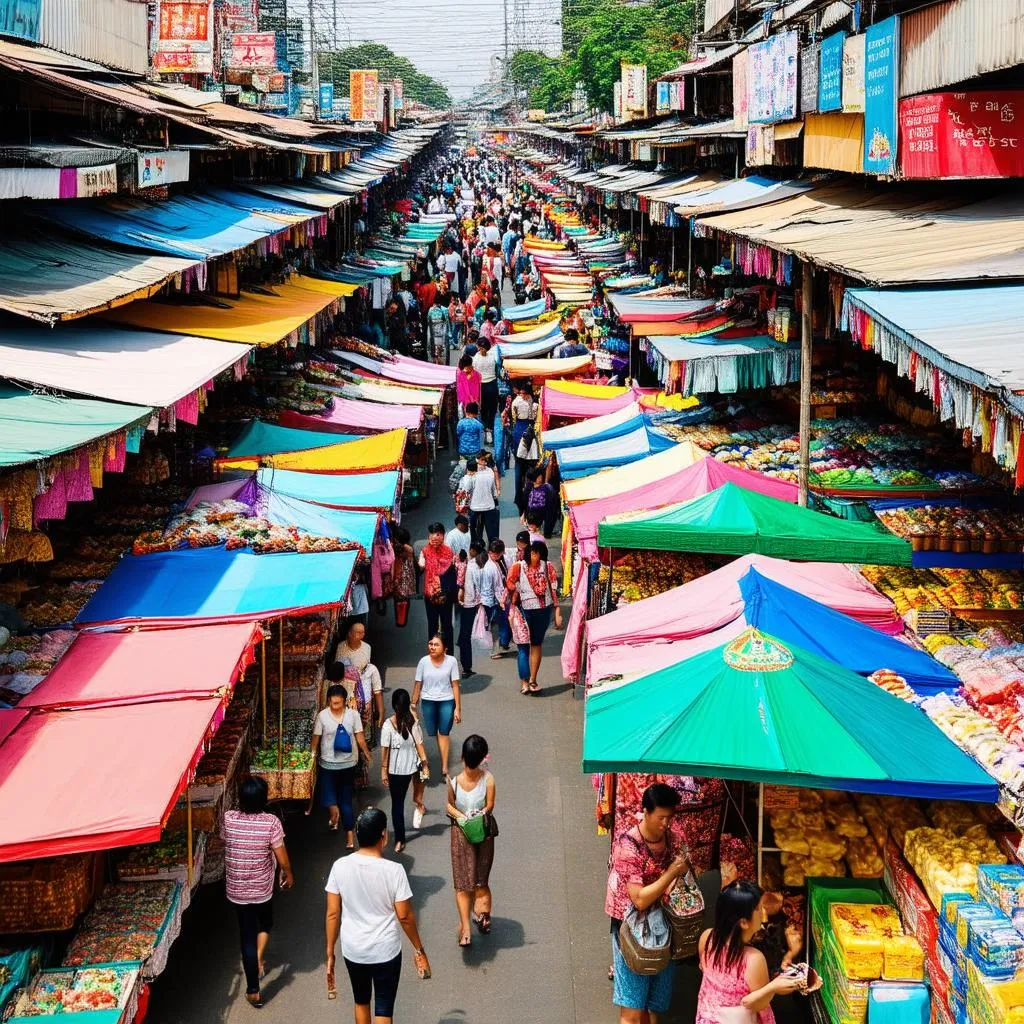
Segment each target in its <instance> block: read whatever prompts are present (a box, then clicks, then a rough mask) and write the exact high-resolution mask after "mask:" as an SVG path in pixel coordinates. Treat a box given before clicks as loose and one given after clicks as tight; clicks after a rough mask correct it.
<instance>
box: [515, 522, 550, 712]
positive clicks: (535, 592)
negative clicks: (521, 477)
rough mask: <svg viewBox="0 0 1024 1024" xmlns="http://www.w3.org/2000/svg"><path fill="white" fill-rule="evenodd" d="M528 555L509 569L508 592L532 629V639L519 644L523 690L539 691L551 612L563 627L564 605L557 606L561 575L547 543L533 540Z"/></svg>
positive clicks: (520, 690)
mask: <svg viewBox="0 0 1024 1024" xmlns="http://www.w3.org/2000/svg"><path fill="white" fill-rule="evenodd" d="M525 556H526V557H525V559H524V560H522V561H518V562H516V563H515V564H514V565H513V566H512V567H511V568H510V569H509V571H508V582H507V587H508V593H509V597H510V598H511V599H512V603H513V604H516V605H518V606H519V608H520V610H521V611H522V614H523V616H524V617H525V619H526V625H527V627H528V629H529V631H530V639H529V643H521V644H518V645H517V646H518V648H519V656H518V667H519V683H520V689H519V692H520V693H524V694H525V693H540V685H539V684H538V682H537V674H538V673H539V672H540V663H541V656H542V652H541V644H543V643H544V636H545V634H546V633H547V631H548V627H549V626H550V625H551V612H552V609H554V613H555V629H561V628H562V609H561V608H559V607H558V597H557V594H558V578H557V576H556V575H555V567H554V566H553V565H552V564H551V563H550V562H549V561H548V546H547V545H546V544H545V543H544V542H543V541H539V540H535V541H533V543H532V544H530V546H529V548H528V549H527V550H526V552H525Z"/></svg>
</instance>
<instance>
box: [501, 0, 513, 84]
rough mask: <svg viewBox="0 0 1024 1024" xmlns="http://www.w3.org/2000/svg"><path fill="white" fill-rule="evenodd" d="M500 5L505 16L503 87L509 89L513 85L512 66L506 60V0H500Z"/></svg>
mask: <svg viewBox="0 0 1024 1024" xmlns="http://www.w3.org/2000/svg"><path fill="white" fill-rule="evenodd" d="M501 7H502V13H503V15H504V18H505V75H504V78H505V89H506V90H510V89H511V88H514V85H513V82H512V68H511V67H510V66H509V62H508V0H502V4H501Z"/></svg>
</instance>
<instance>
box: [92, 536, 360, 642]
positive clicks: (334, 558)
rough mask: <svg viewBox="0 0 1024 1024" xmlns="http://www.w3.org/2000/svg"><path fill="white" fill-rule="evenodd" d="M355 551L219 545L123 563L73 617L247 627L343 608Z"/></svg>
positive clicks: (354, 559)
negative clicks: (271, 551)
mask: <svg viewBox="0 0 1024 1024" xmlns="http://www.w3.org/2000/svg"><path fill="white" fill-rule="evenodd" d="M355 563H356V553H355V552H354V551H326V552H323V553H318V554H312V553H310V554H296V553H294V552H288V553H282V554H276V555H256V554H253V553H252V552H251V551H248V550H246V549H236V550H234V551H228V550H226V549H225V548H222V547H216V548H195V549H192V550H184V551H169V552H166V553H161V554H155V555H138V556H132V557H131V558H122V559H121V561H120V562H118V563H117V565H116V567H115V568H114V571H113V572H112V573H111V574H110V575H109V576H108V577H107V579H106V580H105V581H104V582H103V586H101V587H100V589H99V590H97V591H96V593H95V594H94V595H93V596H92V598H91V599H90V601H89V603H88V604H87V605H86V606H85V607H84V608H83V609H82V611H81V612H80V613H79V615H78V619H77V621H78V623H79V625H89V624H98V623H106V622H124V623H125V624H131V623H133V622H138V621H139V620H143V619H145V620H149V621H151V622H152V623H153V624H157V623H164V624H180V623H182V622H251V621H253V620H255V619H263V618H273V617H276V616H280V615H297V614H301V613H304V612H311V611H316V610H317V609H320V608H331V607H334V606H336V605H338V604H340V603H341V602H342V601H343V600H344V598H345V594H346V592H347V591H348V584H349V579H350V577H351V575H352V570H353V568H354V567H355Z"/></svg>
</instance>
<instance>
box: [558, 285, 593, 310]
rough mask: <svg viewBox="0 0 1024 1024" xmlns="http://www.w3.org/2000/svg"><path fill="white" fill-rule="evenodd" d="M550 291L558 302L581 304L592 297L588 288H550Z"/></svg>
mask: <svg viewBox="0 0 1024 1024" xmlns="http://www.w3.org/2000/svg"><path fill="white" fill-rule="evenodd" d="M551 292H552V294H553V295H554V296H555V298H556V299H557V300H558V301H559V302H565V303H567V304H569V305H576V306H583V305H585V304H586V303H588V302H589V301H590V300H591V299H592V298H593V297H594V296H593V293H592V292H590V290H589V289H588V290H587V291H585V292H583V291H577V290H576V289H574V288H552V289H551Z"/></svg>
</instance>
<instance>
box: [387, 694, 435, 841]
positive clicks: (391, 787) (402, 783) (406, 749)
mask: <svg viewBox="0 0 1024 1024" xmlns="http://www.w3.org/2000/svg"><path fill="white" fill-rule="evenodd" d="M391 707H392V708H393V709H394V714H393V715H392V716H391V717H390V718H389V719H387V720H386V721H385V722H384V727H383V728H382V729H381V733H380V781H381V782H382V783H383V784H384V785H385V786H386V787H387V789H388V792H389V793H390V794H391V825H392V828H393V830H394V837H395V853H401V852H402V850H404V849H405V797H406V794H407V793H408V792H409V786H410V784H411V785H412V786H413V801H414V802H415V804H416V813H415V815H414V816H413V824H414V826H415V827H416V828H419V826H420V824H422V822H423V815H424V814H425V813H426V810H427V809H426V807H425V806H424V804H423V787H422V786H417V785H416V782H417V780H418V779H419V773H420V770H421V765H424V764H426V763H427V752H426V750H425V749H424V747H423V730H422V729H421V728H420V723H419V722H418V721H417V719H416V716H415V715H414V714H413V713H412V706H411V702H410V700H409V691H408V690H406V689H402V688H399V689H397V690H395V692H394V694H393V695H392V697H391Z"/></svg>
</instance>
